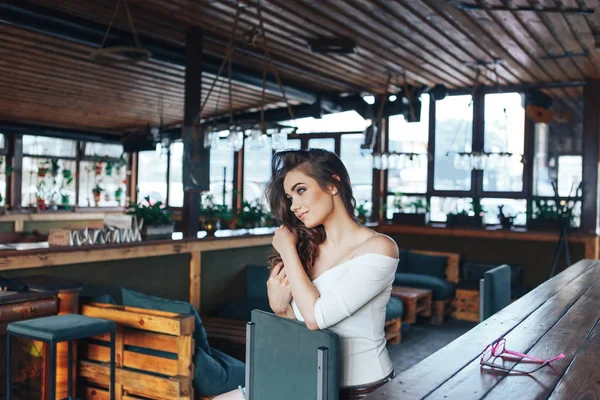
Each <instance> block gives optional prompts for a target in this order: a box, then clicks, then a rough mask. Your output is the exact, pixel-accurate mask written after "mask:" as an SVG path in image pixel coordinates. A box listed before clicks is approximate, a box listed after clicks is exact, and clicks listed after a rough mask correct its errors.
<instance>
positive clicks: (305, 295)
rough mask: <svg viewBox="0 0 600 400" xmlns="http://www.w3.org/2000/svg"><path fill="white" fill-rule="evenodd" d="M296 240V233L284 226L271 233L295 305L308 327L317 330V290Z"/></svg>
mask: <svg viewBox="0 0 600 400" xmlns="http://www.w3.org/2000/svg"><path fill="white" fill-rule="evenodd" d="M297 241H298V237H297V236H296V234H295V233H294V232H292V231H290V230H289V229H288V228H285V227H280V228H279V229H277V230H276V231H275V234H274V235H273V247H274V248H275V250H277V252H278V253H279V255H280V256H281V259H282V260H283V263H284V264H285V271H286V274H287V280H288V282H289V284H290V290H291V292H292V297H293V298H294V301H295V302H296V306H297V307H298V310H300V314H302V318H303V319H304V322H305V323H306V326H307V327H308V329H311V330H317V329H319V326H318V324H317V320H316V318H315V304H316V302H317V300H318V299H319V291H318V290H317V288H315V286H314V285H313V283H312V282H311V280H310V278H309V277H308V275H306V271H305V270H304V267H303V265H302V262H301V261H300V257H299V256H298V251H297V250H296V243H297Z"/></svg>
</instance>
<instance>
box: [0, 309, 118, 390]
mask: <svg viewBox="0 0 600 400" xmlns="http://www.w3.org/2000/svg"><path fill="white" fill-rule="evenodd" d="M115 330H116V325H115V322H114V321H109V320H106V319H100V318H91V317H86V316H84V315H79V314H64V315H55V316H52V317H43V318H35V319H30V320H25V321H18V322H12V323H10V324H8V327H7V328H6V354H7V356H6V400H11V398H12V382H11V381H12V377H11V372H12V371H11V348H10V346H11V339H12V337H13V336H17V337H25V338H28V339H31V340H41V341H43V342H45V343H48V344H49V346H50V362H49V373H48V378H49V379H50V384H49V386H48V391H49V392H50V400H54V398H55V396H56V388H55V383H56V345H57V343H59V342H68V343H69V345H68V372H67V382H68V385H69V387H68V389H67V390H68V396H69V397H68V399H69V400H71V399H74V397H72V394H73V393H72V389H73V376H72V374H73V366H72V362H73V357H72V356H71V351H72V350H71V349H72V346H71V341H73V340H78V339H84V338H89V337H92V336H97V335H103V334H105V333H110V399H111V400H114V398H115Z"/></svg>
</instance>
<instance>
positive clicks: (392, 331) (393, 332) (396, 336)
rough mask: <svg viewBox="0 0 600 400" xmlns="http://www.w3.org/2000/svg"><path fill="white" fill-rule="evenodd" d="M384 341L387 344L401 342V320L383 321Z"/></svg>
mask: <svg viewBox="0 0 600 400" xmlns="http://www.w3.org/2000/svg"><path fill="white" fill-rule="evenodd" d="M385 340H387V343H388V344H398V343H400V341H401V340H402V318H400V317H398V318H394V319H390V320H389V321H385Z"/></svg>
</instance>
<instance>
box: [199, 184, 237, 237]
mask: <svg viewBox="0 0 600 400" xmlns="http://www.w3.org/2000/svg"><path fill="white" fill-rule="evenodd" d="M200 200H201V201H200V211H199V216H200V219H201V223H202V229H204V230H205V231H206V233H207V234H208V235H209V236H212V235H214V233H215V232H216V231H217V230H219V229H221V228H222V227H223V226H226V225H227V224H226V221H227V220H230V219H231V216H232V211H231V209H230V208H228V207H227V205H225V204H215V203H214V202H213V195H212V194H209V195H207V196H205V198H204V200H202V198H201V199H200Z"/></svg>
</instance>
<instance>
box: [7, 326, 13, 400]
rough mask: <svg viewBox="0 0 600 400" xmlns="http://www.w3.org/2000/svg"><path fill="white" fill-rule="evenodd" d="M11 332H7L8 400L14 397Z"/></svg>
mask: <svg viewBox="0 0 600 400" xmlns="http://www.w3.org/2000/svg"><path fill="white" fill-rule="evenodd" d="M10 342H11V340H10V333H7V334H6V400H11V399H12V377H11V375H12V374H11V372H12V371H11V368H10V367H11V365H10V361H11V351H10V345H11V343H10Z"/></svg>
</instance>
